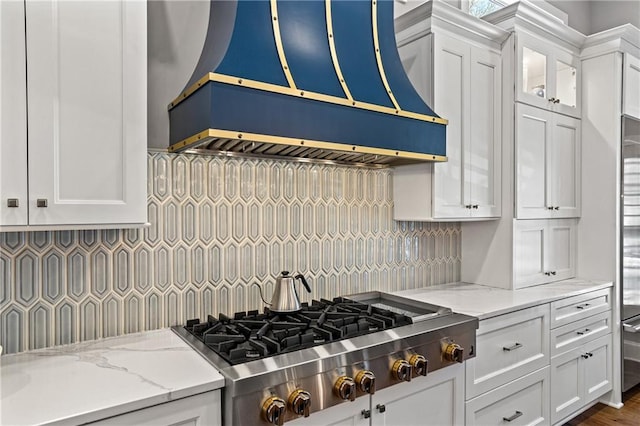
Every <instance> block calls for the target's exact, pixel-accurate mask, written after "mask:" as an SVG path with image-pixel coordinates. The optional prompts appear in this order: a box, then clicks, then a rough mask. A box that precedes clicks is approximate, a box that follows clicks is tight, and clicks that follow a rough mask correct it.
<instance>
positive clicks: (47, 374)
mask: <svg viewBox="0 0 640 426" xmlns="http://www.w3.org/2000/svg"><path fill="white" fill-rule="evenodd" d="M223 386H224V378H223V377H222V375H221V374H220V373H219V372H218V371H216V369H215V368H214V367H213V366H212V365H211V364H209V363H208V362H207V361H205V359H204V358H202V357H201V356H200V355H198V354H197V353H196V352H195V351H193V350H192V349H191V348H190V347H189V346H188V345H187V344H186V343H184V342H183V341H182V340H181V339H180V338H179V337H178V336H177V335H175V334H174V333H173V332H172V331H171V330H169V329H162V330H155V331H148V332H143V333H136V334H128V335H124V336H119V337H113V338H107V339H101V340H95V341H90V342H83V343H77V344H72V345H66V346H57V347H53V348H48V349H41V350H36V351H31V352H25V353H20V354H13V355H4V356H2V357H0V424H1V425H3V426H13V425H25V424H82V423H86V422H91V421H96V420H99V419H102V418H106V417H111V416H115V415H118V414H122V413H126V412H129V411H133V410H139V409H142V408H146V407H150V406H152V405H156V404H160V403H163V402H168V401H172V400H175V399H179V398H184V397H187V396H191V395H195V394H198V393H202V392H207V391H211V390H215V389H219V388H221V387H223Z"/></svg>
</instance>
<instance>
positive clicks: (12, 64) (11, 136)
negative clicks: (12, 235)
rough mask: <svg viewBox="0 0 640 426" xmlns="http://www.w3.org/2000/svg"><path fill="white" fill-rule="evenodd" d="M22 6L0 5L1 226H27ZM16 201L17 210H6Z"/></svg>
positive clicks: (15, 3)
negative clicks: (10, 203) (11, 200)
mask: <svg viewBox="0 0 640 426" xmlns="http://www.w3.org/2000/svg"><path fill="white" fill-rule="evenodd" d="M24 31H25V29H24V3H23V2H17V1H9V2H6V1H2V2H0V102H1V103H0V226H2V225H26V224H27V211H28V209H27V207H28V202H27V82H26V75H27V74H26V67H25V54H26V53H25V38H24ZM8 199H16V200H17V202H18V207H9V204H8Z"/></svg>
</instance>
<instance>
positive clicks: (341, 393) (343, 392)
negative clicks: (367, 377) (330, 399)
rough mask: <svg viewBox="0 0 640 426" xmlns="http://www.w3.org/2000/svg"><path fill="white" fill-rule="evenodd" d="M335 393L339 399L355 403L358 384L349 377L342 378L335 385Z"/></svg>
mask: <svg viewBox="0 0 640 426" xmlns="http://www.w3.org/2000/svg"><path fill="white" fill-rule="evenodd" d="M333 391H334V392H335V394H336V395H338V398H340V399H345V400H346V399H348V400H349V401H355V399H356V382H354V381H353V379H352V378H351V377H349V376H340V377H338V380H336V383H335V385H333Z"/></svg>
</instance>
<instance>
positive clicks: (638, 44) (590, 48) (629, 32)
mask: <svg viewBox="0 0 640 426" xmlns="http://www.w3.org/2000/svg"><path fill="white" fill-rule="evenodd" d="M638 49H640V29H639V28H638V27H636V26H634V25H632V24H624V25H620V26H619V27H615V28H611V29H608V30H604V31H601V32H599V33H595V34H591V35H589V36H587V38H586V40H585V42H584V45H583V47H582V55H581V57H582V59H587V58H590V57H593V56H598V55H602V54H605V53H610V52H628V53H631V54H634V56H637V55H638Z"/></svg>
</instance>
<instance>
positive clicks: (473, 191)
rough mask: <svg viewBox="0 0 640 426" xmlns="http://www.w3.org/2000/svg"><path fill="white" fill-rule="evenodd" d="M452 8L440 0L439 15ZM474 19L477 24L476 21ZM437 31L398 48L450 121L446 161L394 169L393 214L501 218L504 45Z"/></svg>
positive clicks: (428, 97)
mask: <svg viewBox="0 0 640 426" xmlns="http://www.w3.org/2000/svg"><path fill="white" fill-rule="evenodd" d="M447 7H450V6H448V5H441V4H439V3H434V4H433V9H434V13H436V12H437V10H436V9H438V10H440V8H442V10H443V13H444V12H446V13H452V12H450V11H449V10H448V9H447ZM420 10H421V8H417V9H416V11H420ZM452 14H453V13H452ZM449 18H450V19H451V20H455V19H467V20H473V19H475V18H472V17H468V16H467V17H465V18H458V17H457V16H454V17H453V18H452V17H451V16H450V17H449ZM433 23H434V24H437V23H438V19H436V18H434V19H433ZM473 24H474V21H472V22H470V25H473ZM482 24H484V25H486V24H485V23H482ZM449 29H450V28H449ZM496 30H497V29H496ZM430 31H431V32H430V33H429V34H427V35H424V36H421V37H418V38H416V37H408V38H407V39H408V41H406V42H404V41H403V37H402V33H401V35H400V36H398V40H399V41H400V42H399V52H400V58H401V59H402V63H403V65H404V68H405V70H406V72H407V74H408V76H409V78H410V80H411V82H412V83H413V85H414V86H415V88H416V90H417V91H418V93H419V94H420V95H421V96H422V98H423V99H424V100H425V102H426V103H427V104H429V106H431V107H432V108H433V110H434V111H436V113H437V114H438V115H440V116H441V117H444V118H446V119H447V120H448V122H449V123H448V125H447V162H445V163H437V164H421V165H412V166H402V167H397V168H395V169H394V182H393V185H394V218H395V219H396V220H418V221H421V220H478V219H491V218H498V217H500V215H501V163H500V161H501V160H500V159H501V148H502V146H501V123H502V114H501V105H502V102H501V94H502V73H501V69H502V65H501V55H500V51H499V49H498V46H499V44H498V43H497V42H494V41H487V40H486V39H485V40H477V39H475V38H474V37H472V36H470V35H469V34H467V33H461V34H457V33H454V32H450V31H447V30H444V29H440V28H438V27H432V28H430ZM498 31H499V30H498ZM505 37H506V34H505ZM492 42H493V43H494V44H495V47H492V46H491V43H492ZM482 43H484V45H483V44H482Z"/></svg>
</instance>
